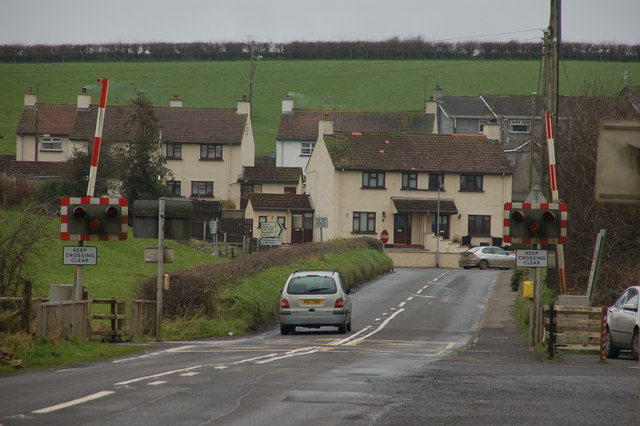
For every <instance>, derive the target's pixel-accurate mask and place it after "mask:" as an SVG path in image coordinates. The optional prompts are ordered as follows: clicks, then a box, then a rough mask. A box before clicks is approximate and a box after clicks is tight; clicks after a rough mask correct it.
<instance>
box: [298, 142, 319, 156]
mask: <svg viewBox="0 0 640 426" xmlns="http://www.w3.org/2000/svg"><path fill="white" fill-rule="evenodd" d="M315 147H316V143H315V142H302V143H301V144H300V156H301V157H310V156H311V154H313V150H314V148H315Z"/></svg>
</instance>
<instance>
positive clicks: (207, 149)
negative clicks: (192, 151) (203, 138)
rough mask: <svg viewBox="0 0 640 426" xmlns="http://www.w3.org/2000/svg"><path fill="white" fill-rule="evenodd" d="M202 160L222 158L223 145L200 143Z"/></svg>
mask: <svg viewBox="0 0 640 426" xmlns="http://www.w3.org/2000/svg"><path fill="white" fill-rule="evenodd" d="M200 159H201V160H222V145H218V144H202V145H200Z"/></svg>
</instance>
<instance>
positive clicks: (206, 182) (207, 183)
mask: <svg viewBox="0 0 640 426" xmlns="http://www.w3.org/2000/svg"><path fill="white" fill-rule="evenodd" d="M203 184H204V186H205V191H204V193H201V192H200V186H201V185H203ZM194 185H197V186H198V192H194ZM209 188H211V191H209ZM191 196H192V197H213V181H212V180H194V181H191Z"/></svg>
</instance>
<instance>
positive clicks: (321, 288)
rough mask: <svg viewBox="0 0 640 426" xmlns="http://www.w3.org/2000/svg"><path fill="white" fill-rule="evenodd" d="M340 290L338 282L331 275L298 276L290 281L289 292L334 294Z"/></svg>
mask: <svg viewBox="0 0 640 426" xmlns="http://www.w3.org/2000/svg"><path fill="white" fill-rule="evenodd" d="M337 291H338V289H337V287H336V282H335V280H334V279H333V278H330V277H320V276H314V277H311V276H309V277H296V278H292V279H291V280H290V281H289V286H288V287H287V293H289V294H334V293H336V292H337Z"/></svg>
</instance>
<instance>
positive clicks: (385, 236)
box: [380, 229, 389, 244]
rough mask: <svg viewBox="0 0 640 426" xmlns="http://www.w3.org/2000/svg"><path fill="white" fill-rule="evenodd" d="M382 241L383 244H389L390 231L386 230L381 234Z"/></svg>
mask: <svg viewBox="0 0 640 426" xmlns="http://www.w3.org/2000/svg"><path fill="white" fill-rule="evenodd" d="M380 241H382V244H387V243H388V242H389V231H387V230H386V229H384V230H383V231H382V232H381V233H380Z"/></svg>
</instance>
